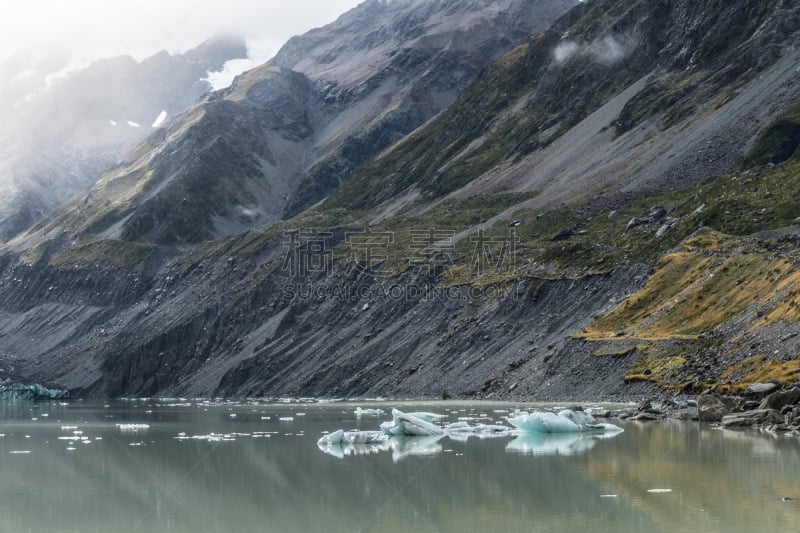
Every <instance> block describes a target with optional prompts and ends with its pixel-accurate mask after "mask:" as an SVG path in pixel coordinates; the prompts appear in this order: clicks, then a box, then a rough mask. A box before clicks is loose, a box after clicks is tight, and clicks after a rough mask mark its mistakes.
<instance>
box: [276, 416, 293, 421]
mask: <svg viewBox="0 0 800 533" xmlns="http://www.w3.org/2000/svg"><path fill="white" fill-rule="evenodd" d="M278 420H280V421H281V422H292V421H294V417H293V416H282V417H280V418H278Z"/></svg>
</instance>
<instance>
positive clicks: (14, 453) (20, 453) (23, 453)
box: [8, 450, 31, 455]
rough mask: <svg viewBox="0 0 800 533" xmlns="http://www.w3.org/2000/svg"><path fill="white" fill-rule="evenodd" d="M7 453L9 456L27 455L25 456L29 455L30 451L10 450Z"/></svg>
mask: <svg viewBox="0 0 800 533" xmlns="http://www.w3.org/2000/svg"><path fill="white" fill-rule="evenodd" d="M8 453H10V454H11V455H27V454H29V453H31V451H30V450H11V451H10V452H8Z"/></svg>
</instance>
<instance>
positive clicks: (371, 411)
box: [353, 407, 386, 418]
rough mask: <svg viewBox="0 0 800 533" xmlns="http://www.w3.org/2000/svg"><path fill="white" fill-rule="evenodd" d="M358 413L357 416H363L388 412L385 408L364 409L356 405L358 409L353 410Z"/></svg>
mask: <svg viewBox="0 0 800 533" xmlns="http://www.w3.org/2000/svg"><path fill="white" fill-rule="evenodd" d="M353 413H354V414H355V415H356V418H361V417H362V416H381V415H383V414H386V413H385V412H384V410H383V409H362V408H361V407H356V410H355V411H353Z"/></svg>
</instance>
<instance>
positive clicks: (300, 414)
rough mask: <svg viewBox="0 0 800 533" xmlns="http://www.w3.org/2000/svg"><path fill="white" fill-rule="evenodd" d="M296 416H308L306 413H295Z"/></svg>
mask: <svg viewBox="0 0 800 533" xmlns="http://www.w3.org/2000/svg"><path fill="white" fill-rule="evenodd" d="M294 416H306V414H305V413H295V414H294Z"/></svg>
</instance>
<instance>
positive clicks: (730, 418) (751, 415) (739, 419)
mask: <svg viewBox="0 0 800 533" xmlns="http://www.w3.org/2000/svg"><path fill="white" fill-rule="evenodd" d="M783 423H784V417H783V416H781V414H780V413H779V412H778V411H776V410H775V409H755V410H753V411H748V412H746V413H734V414H730V415H725V416H723V417H722V427H726V428H738V427H749V426H756V425H759V426H760V425H764V424H783Z"/></svg>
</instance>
